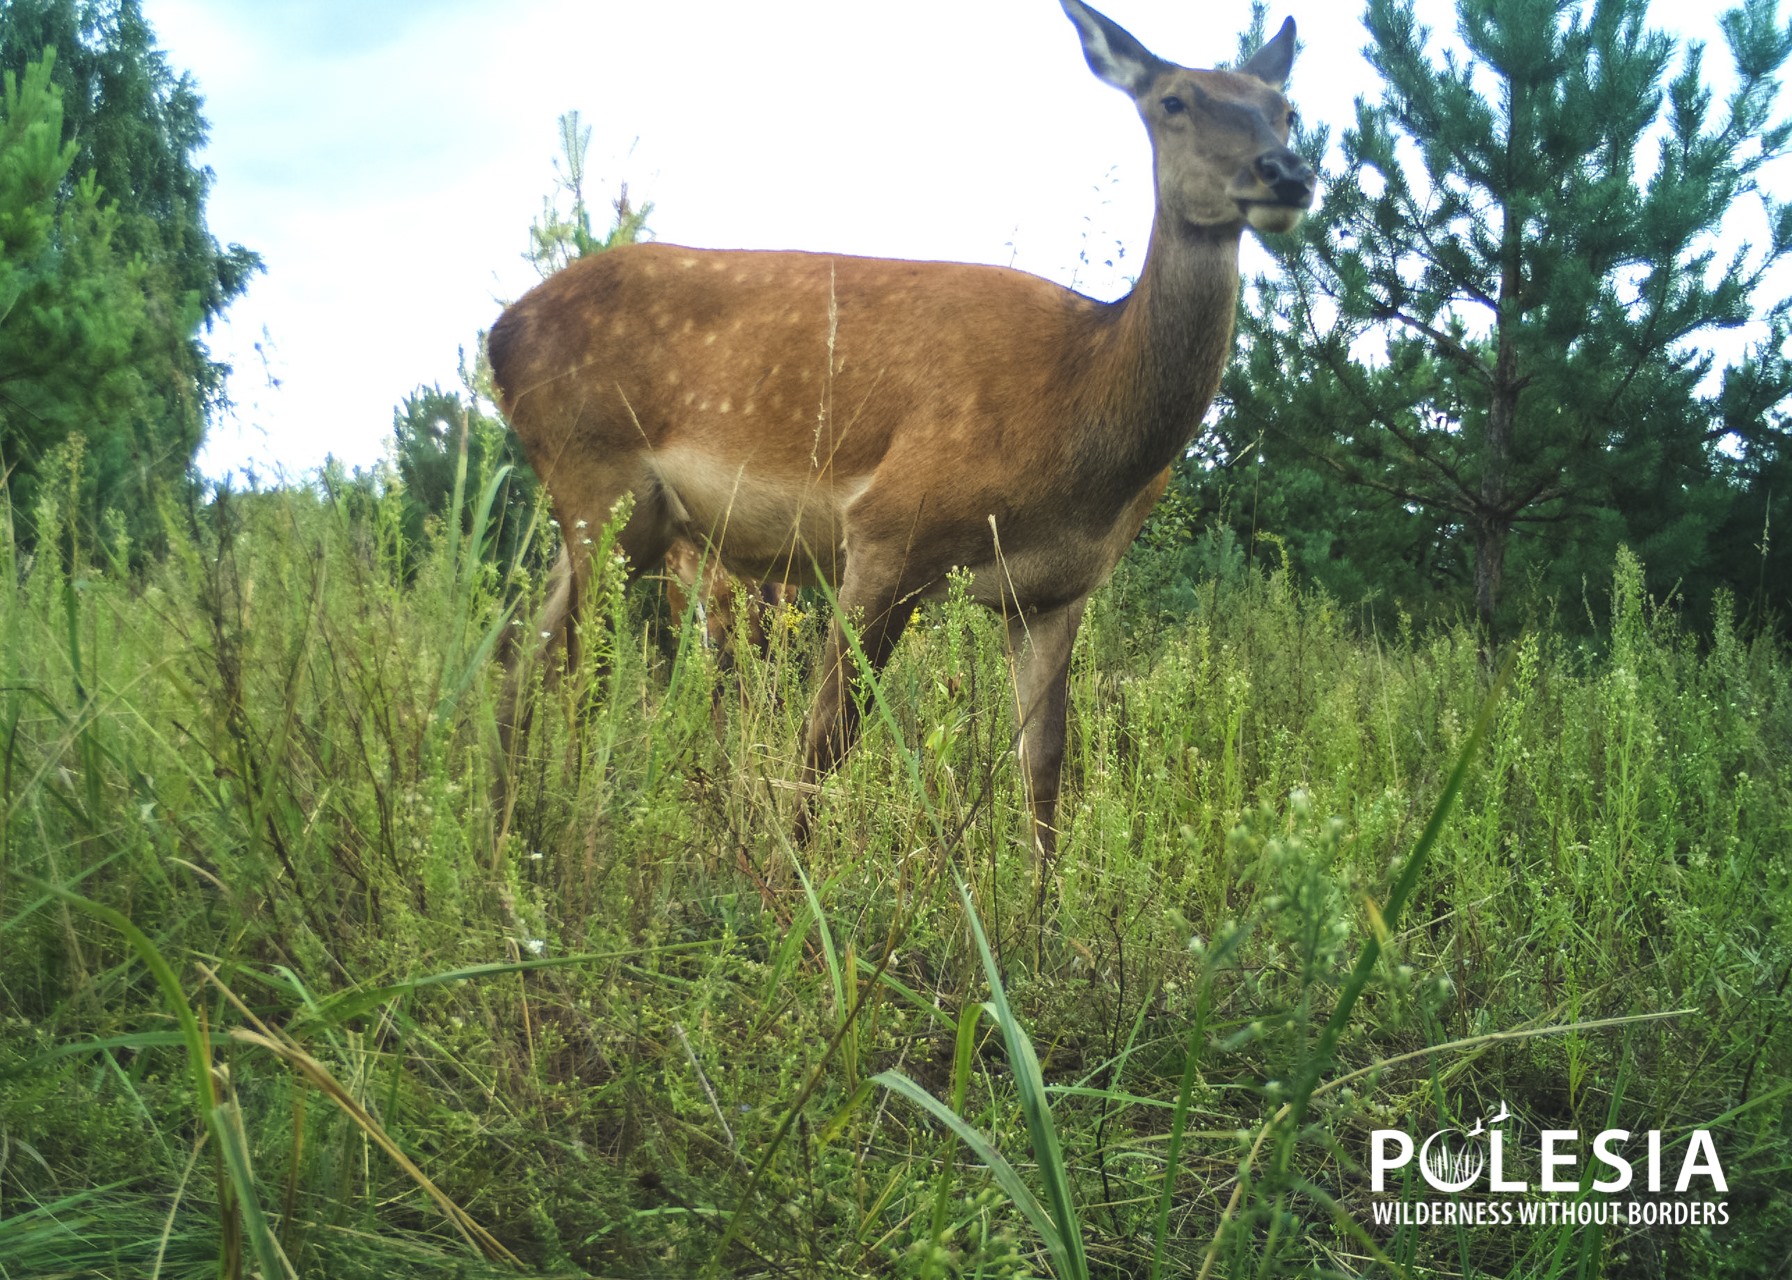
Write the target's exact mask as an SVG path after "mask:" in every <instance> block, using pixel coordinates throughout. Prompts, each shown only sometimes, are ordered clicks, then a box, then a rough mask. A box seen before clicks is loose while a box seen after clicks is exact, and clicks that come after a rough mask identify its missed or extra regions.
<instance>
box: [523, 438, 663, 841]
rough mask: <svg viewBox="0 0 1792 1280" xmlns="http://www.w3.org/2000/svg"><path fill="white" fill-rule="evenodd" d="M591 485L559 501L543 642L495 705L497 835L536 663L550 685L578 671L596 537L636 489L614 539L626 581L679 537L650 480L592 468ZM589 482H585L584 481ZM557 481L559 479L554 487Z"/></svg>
mask: <svg viewBox="0 0 1792 1280" xmlns="http://www.w3.org/2000/svg"><path fill="white" fill-rule="evenodd" d="M593 470H594V472H595V474H594V475H592V476H590V477H589V478H590V479H591V483H590V484H588V485H584V486H580V485H567V486H565V489H567V490H570V491H571V492H574V493H580V494H581V496H583V497H584V498H585V501H582V502H576V501H575V502H566V501H559V500H556V501H555V503H554V514H555V518H556V519H557V520H558V522H559V524H560V534H561V537H562V539H563V545H562V546H561V549H560V556H559V559H557V560H556V561H555V562H554V568H553V570H552V572H551V575H550V577H549V581H548V595H547V599H546V601H545V602H544V603H543V604H542V608H541V612H540V614H539V615H537V617H536V619H535V627H534V632H535V634H536V635H537V636H539V641H538V642H534V643H529V644H525V645H522V646H519V648H518V649H517V651H516V653H515V654H514V656H513V657H512V659H511V663H510V670H509V672H508V673H507V675H506V676H505V680H504V691H503V693H502V694H501V695H500V697H499V701H498V713H497V720H498V750H499V753H500V759H499V762H498V770H497V789H496V792H495V796H494V799H495V803H496V809H497V812H498V814H499V819H500V828H499V829H500V830H503V829H504V828H506V827H507V826H508V825H509V807H510V790H509V785H508V780H509V776H510V771H511V768H512V766H513V764H514V762H515V751H516V747H517V743H518V739H519V737H520V736H521V735H522V734H524V733H526V732H527V730H528V725H529V710H530V709H529V705H528V703H529V693H528V691H529V682H530V679H531V673H532V672H533V670H534V668H535V665H536V664H537V663H543V664H545V667H544V670H543V679H544V680H545V681H546V682H547V683H548V684H549V685H552V684H554V683H555V682H557V681H558V680H559V678H560V674H561V673H562V672H563V671H565V672H573V671H577V670H578V669H579V664H580V661H581V658H580V647H579V615H580V612H581V605H582V602H583V600H584V595H585V590H586V588H587V586H588V585H589V583H590V580H591V568H592V553H593V551H594V550H595V547H596V543H597V537H598V533H599V532H600V531H601V530H602V528H603V526H604V524H605V522H606V521H608V520H609V519H610V517H611V512H612V510H613V508H614V507H615V505H616V502H617V500H618V499H620V498H621V497H622V495H623V494H624V493H625V492H628V491H629V490H630V489H631V488H632V489H633V492H634V494H635V505H634V510H633V511H632V512H631V513H630V514H629V518H628V522H627V523H626V524H624V525H623V527H622V529H621V530H620V531H619V532H618V534H617V538H616V541H617V545H618V546H619V547H620V548H621V550H622V552H623V554H624V555H626V556H627V557H628V575H629V580H630V581H633V580H634V579H635V578H637V577H639V576H640V575H641V574H642V573H643V572H644V571H646V570H648V569H652V568H654V567H656V566H658V565H659V563H660V562H661V560H662V559H664V557H665V554H666V549H667V548H668V547H669V546H670V545H671V543H672V539H673V537H674V535H675V532H676V529H675V522H674V519H673V515H672V503H671V502H670V500H669V496H668V495H667V494H666V493H665V492H664V490H663V489H662V488H661V487H660V485H659V483H658V481H657V480H655V479H653V478H652V477H651V476H638V477H630V479H633V480H634V481H635V483H634V484H633V485H630V484H627V483H619V482H618V480H619V477H617V476H615V475H614V474H608V475H606V474H605V471H611V472H613V471H614V470H615V469H613V468H611V469H602V470H599V469H593ZM581 478H585V477H581ZM558 481H559V477H556V482H558ZM562 649H563V650H564V652H565V660H564V662H555V661H553V658H554V655H555V651H556V650H562Z"/></svg>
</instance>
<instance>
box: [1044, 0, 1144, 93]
mask: <svg viewBox="0 0 1792 1280" xmlns="http://www.w3.org/2000/svg"><path fill="white" fill-rule="evenodd" d="M1059 3H1060V4H1062V5H1063V6H1064V12H1065V13H1067V14H1069V15H1070V20H1071V21H1072V22H1074V23H1076V33H1077V35H1079V36H1081V37H1082V40H1083V57H1085V58H1087V59H1088V60H1089V70H1091V71H1093V72H1094V73H1095V74H1096V75H1097V76H1099V77H1100V78H1101V79H1103V80H1105V81H1107V82H1108V83H1109V84H1111V85H1113V86H1114V87H1115V88H1116V89H1123V90H1125V91H1126V92H1127V93H1130V94H1131V95H1132V96H1133V97H1135V98H1136V97H1138V96H1139V95H1140V94H1142V93H1144V92H1145V91H1146V90H1147V89H1149V88H1150V87H1151V82H1152V81H1153V80H1155V79H1157V75H1158V72H1160V71H1162V70H1163V69H1164V67H1165V66H1167V65H1168V64H1167V63H1166V62H1165V61H1164V60H1163V59H1162V58H1160V57H1158V56H1157V55H1156V54H1155V53H1152V52H1151V50H1149V49H1147V48H1146V47H1145V46H1144V45H1142V44H1140V43H1139V42H1138V41H1137V40H1136V39H1134V38H1133V36H1132V34H1131V33H1130V32H1128V31H1127V30H1126V28H1125V27H1122V26H1121V25H1120V24H1119V23H1117V22H1114V21H1112V20H1111V19H1109V18H1105V17H1103V16H1102V15H1101V14H1099V13H1097V12H1095V10H1093V9H1091V8H1090V7H1089V6H1088V5H1086V4H1084V3H1083V2H1082V0H1059Z"/></svg>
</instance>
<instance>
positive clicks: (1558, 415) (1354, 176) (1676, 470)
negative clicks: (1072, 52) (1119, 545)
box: [1223, 0, 1792, 628]
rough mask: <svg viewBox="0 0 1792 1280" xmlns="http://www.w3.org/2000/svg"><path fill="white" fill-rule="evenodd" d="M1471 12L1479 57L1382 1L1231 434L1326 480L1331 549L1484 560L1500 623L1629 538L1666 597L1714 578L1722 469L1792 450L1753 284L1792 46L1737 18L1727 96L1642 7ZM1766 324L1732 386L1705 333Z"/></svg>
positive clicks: (1491, 4)
mask: <svg viewBox="0 0 1792 1280" xmlns="http://www.w3.org/2000/svg"><path fill="white" fill-rule="evenodd" d="M1456 8H1457V19H1458V35H1459V37H1460V40H1461V43H1462V46H1463V47H1464V49H1465V50H1466V55H1464V54H1459V53H1456V52H1454V51H1446V52H1443V53H1441V54H1439V53H1437V52H1434V51H1433V48H1432V42H1431V40H1430V33H1429V32H1427V31H1426V30H1425V29H1424V28H1423V27H1421V26H1420V25H1419V24H1418V22H1417V20H1416V18H1415V16H1414V12H1413V5H1412V0H1370V3H1369V5H1368V10H1367V13H1366V16H1365V18H1364V23H1365V26H1366V27H1367V28H1368V31H1369V35H1370V38H1371V42H1372V43H1371V45H1370V47H1369V49H1368V54H1369V57H1370V60H1371V62H1372V63H1373V65H1374V67H1375V68H1376V70H1377V71H1378V72H1380V74H1381V76H1382V77H1383V79H1384V81H1385V83H1384V85H1383V88H1382V91H1381V94H1380V98H1379V101H1376V102H1370V101H1366V100H1362V99H1359V101H1358V108H1357V118H1356V122H1355V125H1354V126H1353V127H1351V128H1349V129H1347V130H1345V131H1344V133H1343V135H1342V153H1343V161H1344V162H1343V166H1342V168H1341V169H1340V170H1338V171H1336V172H1333V173H1330V174H1328V175H1327V176H1326V178H1325V180H1324V183H1323V187H1322V189H1323V191H1324V192H1325V197H1324V201H1323V205H1322V207H1321V209H1320V210H1319V211H1318V212H1317V215H1316V216H1314V217H1311V218H1309V219H1308V220H1307V222H1306V223H1305V224H1304V225H1303V232H1304V234H1303V236H1302V237H1301V239H1300V240H1299V241H1298V242H1296V243H1294V244H1291V245H1289V246H1287V247H1283V246H1281V245H1270V246H1269V248H1270V251H1271V252H1272V253H1277V254H1279V255H1280V256H1281V257H1282V265H1283V267H1284V269H1285V274H1284V278H1283V280H1282V281H1280V282H1277V283H1268V282H1266V283H1265V284H1264V285H1263V287H1262V289H1261V291H1260V293H1259V296H1258V301H1257V305H1256V306H1255V307H1254V308H1252V309H1249V310H1248V311H1247V312H1246V314H1245V316H1244V317H1243V328H1244V331H1245V335H1246V344H1245V347H1246V351H1247V358H1246V360H1245V361H1244V362H1243V363H1242V364H1241V366H1240V367H1239V369H1238V370H1236V371H1235V374H1234V376H1233V377H1232V379H1231V381H1230V385H1229V387H1228V391H1229V392H1230V395H1231V400H1232V409H1231V412H1230V414H1229V415H1228V418H1227V421H1226V422H1225V423H1224V424H1223V431H1224V433H1225V435H1226V438H1227V439H1228V440H1229V441H1231V442H1232V443H1233V445H1234V446H1235V447H1244V446H1245V444H1247V443H1248V442H1251V441H1257V440H1261V441H1263V442H1264V449H1265V452H1266V455H1267V457H1268V463H1267V467H1268V470H1269V471H1270V472H1272V473H1273V472H1275V471H1276V469H1277V467H1278V466H1288V467H1290V468H1291V469H1292V470H1294V471H1296V472H1304V473H1306V474H1310V475H1314V476H1316V477H1318V479H1319V480H1320V482H1321V485H1322V486H1323V487H1325V488H1326V489H1327V490H1328V492H1330V493H1331V494H1332V495H1333V496H1334V497H1335V498H1336V499H1337V502H1336V505H1333V506H1329V507H1323V508H1322V509H1323V510H1324V511H1325V512H1326V516H1327V517H1328V518H1329V521H1330V523H1331V524H1332V525H1333V527H1334V531H1335V532H1336V533H1339V534H1343V533H1344V532H1345V531H1346V530H1348V529H1349V527H1350V526H1351V525H1352V524H1353V523H1354V524H1355V525H1356V526H1358V528H1359V531H1361V530H1363V529H1364V528H1373V529H1375V530H1379V531H1381V532H1383V533H1386V532H1387V531H1389V530H1394V529H1397V528H1400V527H1402V526H1404V527H1406V529H1407V533H1406V534H1402V535H1398V536H1396V537H1395V542H1396V543H1398V542H1402V541H1405V542H1407V544H1408V546H1409V547H1410V548H1413V549H1419V548H1423V547H1424V546H1426V545H1427V544H1429V545H1431V546H1432V547H1433V549H1434V550H1435V547H1436V546H1437V544H1439V543H1450V544H1454V545H1456V546H1457V547H1459V548H1461V551H1460V552H1459V553H1458V559H1457V564H1458V565H1460V566H1461V571H1462V572H1463V573H1464V575H1465V576H1466V577H1467V578H1468V580H1469V583H1470V584H1471V588H1472V599H1473V603H1474V608H1475V610H1476V612H1477V614H1478V615H1479V617H1480V618H1481V619H1482V621H1483V623H1484V624H1485V625H1487V626H1488V627H1489V628H1493V627H1494V626H1495V624H1496V621H1497V618H1498V616H1499V608H1500V602H1501V599H1502V592H1503V588H1504V586H1505V584H1506V582H1507V580H1508V579H1509V578H1510V577H1511V575H1512V573H1513V571H1514V569H1518V570H1520V571H1522V573H1523V575H1524V577H1525V578H1526V579H1529V580H1532V581H1536V582H1538V583H1539V584H1541V585H1543V586H1545V587H1572V586H1574V585H1575V584H1576V582H1577V580H1578V578H1579V576H1580V575H1581V574H1582V573H1583V572H1598V573H1599V574H1600V575H1601V576H1602V575H1603V572H1604V570H1603V569H1597V570H1596V569H1595V566H1596V565H1597V564H1598V563H1599V560H1600V558H1603V561H1604V563H1605V564H1609V556H1610V553H1611V551H1612V549H1613V548H1614V547H1615V545H1616V544H1617V543H1618V542H1620V541H1627V542H1629V543H1631V545H1632V546H1633V547H1635V549H1636V550H1637V551H1638V552H1639V554H1641V555H1642V556H1643V558H1644V560H1645V562H1646V563H1648V564H1649V565H1650V568H1651V570H1652V572H1653V573H1654V574H1655V575H1657V576H1658V578H1659V579H1660V580H1661V581H1662V582H1664V583H1672V582H1673V581H1675V580H1677V579H1679V580H1684V579H1686V578H1687V577H1688V576H1691V575H1697V574H1700V573H1703V572H1707V571H1709V570H1711V569H1712V568H1713V564H1714V558H1715V557H1716V556H1718V555H1719V554H1720V553H1721V551H1722V547H1721V543H1722V541H1723V540H1722V539H1720V538H1717V537H1716V534H1717V532H1718V530H1719V528H1720V526H1722V525H1723V524H1724V522H1725V520H1726V518H1727V509H1728V506H1729V504H1731V503H1733V502H1734V500H1735V498H1736V496H1737V489H1736V486H1735V485H1734V484H1733V483H1731V482H1730V480H1729V478H1728V477H1727V474H1726V473H1727V472H1729V471H1730V470H1731V468H1730V465H1729V460H1730V459H1732V458H1734V457H1735V456H1738V455H1739V454H1741V453H1746V452H1748V451H1751V450H1752V451H1755V452H1761V451H1766V452H1768V453H1774V452H1775V451H1777V450H1780V449H1783V447H1784V435H1783V431H1782V429H1781V426H1780V421H1779V419H1778V418H1776V417H1775V416H1774V415H1773V414H1772V412H1771V411H1772V409H1773V408H1774V406H1776V405H1777V404H1778V403H1779V402H1780V401H1781V400H1782V399H1783V398H1784V397H1785V396H1786V395H1787V393H1788V391H1789V390H1792V370H1789V368H1788V364H1787V360H1786V358H1785V354H1784V351H1783V346H1784V342H1785V339H1786V336H1787V332H1788V314H1789V309H1788V303H1787V302H1785V301H1763V299H1762V297H1761V296H1760V295H1761V293H1762V288H1761V286H1762V284H1763V280H1764V277H1765V275H1766V273H1767V271H1768V270H1769V268H1771V267H1772V266H1773V265H1774V264H1775V263H1777V262H1779V261H1781V260H1782V259H1784V258H1785V256H1786V255H1787V253H1788V252H1792V206H1788V205H1787V204H1784V203H1781V202H1779V201H1777V200H1775V199H1773V198H1772V197H1771V196H1770V195H1769V194H1768V193H1767V192H1765V191H1764V190H1763V189H1762V188H1761V186H1760V179H1761V176H1762V171H1763V169H1764V168H1765V166H1767V165H1768V164H1769V163H1771V162H1772V161H1773V160H1775V159H1777V158H1778V157H1780V156H1782V155H1783V154H1785V151H1786V148H1787V144H1788V141H1789V140H1792V126H1789V125H1787V124H1786V123H1784V122H1782V121H1781V120H1779V119H1778V118H1777V117H1776V112H1775V101H1776V96H1777V91H1778V82H1777V77H1778V75H1779V73H1780V71H1781V69H1782V68H1783V66H1784V65H1785V62H1786V59H1787V57H1788V55H1789V54H1792V30H1789V29H1788V28H1786V27H1785V26H1783V25H1781V23H1780V20H1779V18H1778V16H1777V13H1776V9H1775V5H1774V3H1773V0H1745V3H1744V4H1743V5H1742V7H1741V8H1739V9H1736V10H1733V11H1731V12H1730V13H1728V14H1726V15H1725V16H1724V18H1723V31H1724V34H1725V39H1726V43H1727V44H1728V46H1729V55H1730V58H1731V60H1732V62H1733V64H1734V68H1735V87H1734V88H1733V90H1732V91H1731V92H1730V93H1729V94H1728V95H1727V96H1726V97H1724V98H1723V99H1722V100H1721V101H1720V100H1719V99H1718V98H1717V96H1716V94H1715V93H1714V91H1713V90H1712V89H1711V88H1710V87H1709V86H1708V82H1707V78H1706V75H1705V63H1704V57H1705V51H1704V49H1703V48H1702V47H1700V46H1698V45H1689V46H1687V47H1685V48H1677V47H1676V42H1675V41H1674V39H1673V38H1671V37H1670V36H1668V35H1666V34H1664V33H1662V32H1659V31H1656V30H1653V29H1651V28H1650V27H1649V25H1648V6H1647V0H1458V3H1457V7H1456ZM1309 143H1310V145H1312V146H1314V148H1315V149H1316V150H1317V149H1322V148H1323V146H1324V144H1325V138H1324V136H1323V135H1316V136H1314V137H1312V138H1310V139H1309ZM1745 210H1748V211H1752V218H1743V217H1741V216H1740V215H1741V214H1742V213H1743V212H1744V211H1745ZM1738 228H1743V229H1744V230H1746V232H1748V233H1749V238H1748V240H1747V242H1741V241H1738V240H1737V239H1736V238H1735V237H1736V235H1737V234H1738ZM1749 321H1759V322H1764V325H1765V331H1766V335H1767V336H1766V338H1765V340H1764V341H1762V342H1760V343H1759V344H1758V345H1757V347H1756V348H1755V349H1754V350H1753V351H1752V352H1751V353H1750V354H1749V355H1748V357H1747V358H1746V359H1743V360H1740V361H1738V362H1736V363H1735V364H1733V365H1731V366H1729V367H1726V368H1722V369H1719V368H1718V367H1717V365H1716V358H1715V357H1714V356H1713V355H1712V354H1711V352H1710V351H1709V349H1708V347H1707V344H1708V342H1709V340H1710V339H1711V337H1712V336H1713V335H1714V334H1715V333H1716V332H1717V331H1719V330H1724V329H1733V328H1735V327H1737V326H1740V325H1743V324H1745V323H1747V322H1749ZM1346 486H1348V487H1347V488H1346ZM1367 540H1368V541H1373V538H1369V539H1367ZM1343 541H1344V544H1345V547H1344V552H1343V554H1345V555H1349V554H1351V550H1350V541H1351V539H1350V538H1349V537H1348V536H1346V537H1344V538H1343ZM1410 554H1411V553H1410V552H1409V556H1410ZM1438 562H1439V564H1440V565H1441V567H1442V568H1444V569H1445V570H1446V571H1447V570H1448V569H1449V557H1448V556H1443V557H1439V558H1438Z"/></svg>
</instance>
